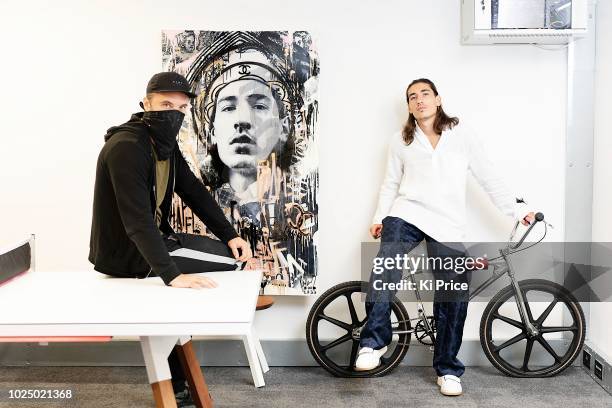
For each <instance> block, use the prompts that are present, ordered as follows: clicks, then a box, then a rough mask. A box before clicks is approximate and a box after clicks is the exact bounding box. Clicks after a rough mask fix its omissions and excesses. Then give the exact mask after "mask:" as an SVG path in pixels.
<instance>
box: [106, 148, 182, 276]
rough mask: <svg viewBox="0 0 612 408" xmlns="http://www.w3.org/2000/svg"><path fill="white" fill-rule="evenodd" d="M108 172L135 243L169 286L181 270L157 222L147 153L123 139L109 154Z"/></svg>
mask: <svg viewBox="0 0 612 408" xmlns="http://www.w3.org/2000/svg"><path fill="white" fill-rule="evenodd" d="M106 165H107V169H108V173H109V176H110V179H111V182H112V184H113V189H114V191H115V198H116V200H117V207H118V209H119V214H120V216H121V221H122V222H123V226H124V227H125V232H126V234H127V236H128V237H129V238H130V239H131V240H132V241H133V242H134V244H135V245H136V247H137V248H138V251H139V252H140V254H141V255H142V257H143V258H144V259H145V260H146V261H147V263H148V264H149V266H150V267H151V270H152V271H153V272H154V273H155V274H156V275H157V276H160V277H161V278H162V279H163V281H164V283H165V284H166V285H168V284H170V282H171V281H172V280H173V279H174V278H176V277H177V276H178V275H180V273H181V272H180V271H179V269H178V267H177V266H176V264H175V263H174V261H173V260H172V258H171V257H170V254H168V249H167V248H166V245H165V244H164V241H163V239H162V236H161V234H160V232H159V229H158V228H157V225H156V224H155V220H154V218H153V215H152V214H153V210H152V208H151V200H150V186H149V175H150V172H151V168H150V163H149V161H148V160H147V152H146V151H145V150H144V148H143V147H142V146H139V145H138V144H136V143H133V142H132V141H121V142H119V143H117V144H116V145H114V146H113V147H112V148H111V149H109V151H108V153H107V155H106Z"/></svg>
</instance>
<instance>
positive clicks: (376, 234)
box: [370, 224, 382, 239]
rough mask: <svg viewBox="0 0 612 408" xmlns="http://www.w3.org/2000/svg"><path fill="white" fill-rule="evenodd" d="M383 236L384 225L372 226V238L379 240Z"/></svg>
mask: <svg viewBox="0 0 612 408" xmlns="http://www.w3.org/2000/svg"><path fill="white" fill-rule="evenodd" d="M381 234H382V224H372V226H371V227H370V235H371V236H372V238H374V239H378V238H380V235H381Z"/></svg>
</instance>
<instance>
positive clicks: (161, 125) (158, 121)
mask: <svg viewBox="0 0 612 408" xmlns="http://www.w3.org/2000/svg"><path fill="white" fill-rule="evenodd" d="M184 118H185V114H184V113H183V112H180V111H177V110H165V111H147V112H145V113H144V114H143V115H142V121H143V122H144V123H145V124H146V125H147V126H148V127H149V129H150V130H151V138H152V139H153V141H154V142H155V145H154V146H153V148H154V149H155V153H157V158H158V159H159V160H166V159H168V157H170V155H171V154H172V151H173V150H174V145H175V144H176V136H177V135H178V132H179V130H180V129H181V124H182V123H183V119H184Z"/></svg>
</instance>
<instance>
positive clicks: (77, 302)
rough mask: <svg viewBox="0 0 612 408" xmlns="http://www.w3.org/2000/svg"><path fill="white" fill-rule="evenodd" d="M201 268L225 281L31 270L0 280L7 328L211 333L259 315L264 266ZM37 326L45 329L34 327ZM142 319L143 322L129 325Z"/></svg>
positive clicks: (3, 332)
mask: <svg viewBox="0 0 612 408" xmlns="http://www.w3.org/2000/svg"><path fill="white" fill-rule="evenodd" d="M199 275H201V276H206V277H210V278H212V279H214V280H215V281H216V282H217V284H218V287H216V288H213V289H183V288H173V287H169V286H166V285H164V283H163V282H162V280H161V279H160V278H158V277H154V278H147V279H129V278H125V279H124V278H112V277H108V276H106V275H103V274H101V273H99V272H96V271H93V270H83V271H73V272H45V271H36V272H27V273H25V274H24V275H22V276H19V277H17V278H15V279H14V280H12V281H10V282H8V283H6V284H5V285H3V286H0V336H16V335H45V333H46V334H47V335H57V334H60V333H62V334H65V335H78V334H82V335H97V334H100V335H124V334H128V335H129V334H138V333H141V332H142V333H141V334H142V335H145V334H147V335H153V334H154V333H157V332H159V333H160V334H164V333H168V332H169V331H172V330H174V331H175V332H176V334H187V333H189V332H185V331H184V330H185V329H186V328H187V327H194V328H195V329H194V332H193V333H189V334H205V333H202V329H203V328H204V326H206V325H210V324H211V323H212V324H216V325H217V326H219V324H228V323H229V324H242V323H248V324H250V323H251V322H252V320H253V316H254V312H255V306H256V304H257V295H258V293H259V289H260V282H261V271H231V272H207V273H203V274H199ZM34 326H36V327H40V329H41V330H42V331H41V330H38V329H36V330H33V329H32V330H31V329H28V328H32V327H34ZM136 326H139V327H140V328H141V329H133V330H128V329H126V328H127V327H132V328H133V327H136ZM45 327H46V328H52V327H55V328H56V329H53V330H51V332H44V330H45V329H44V328H45ZM143 327H146V328H147V329H146V330H142V328H143ZM20 328H22V329H20ZM101 328H104V330H101ZM138 330H140V332H139V331H138Z"/></svg>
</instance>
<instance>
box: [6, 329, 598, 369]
mask: <svg viewBox="0 0 612 408" xmlns="http://www.w3.org/2000/svg"><path fill="white" fill-rule="evenodd" d="M563 342H564V340H561V339H560V340H557V341H553V342H552V343H551V344H552V346H553V348H558V347H560V346H562V345H563V344H564V343H563ZM261 344H262V347H263V349H264V353H265V354H266V358H267V360H268V364H269V365H270V366H285V367H292V366H298V367H299V366H316V365H317V363H316V362H315V361H314V359H313V358H312V355H311V354H310V351H309V350H308V346H307V344H306V341H305V340H262V341H261ZM194 350H195V352H196V354H197V357H198V360H199V361H200V364H201V365H202V366H225V367H228V366H229V367H232V366H248V360H247V358H246V354H245V352H244V345H243V343H242V340H239V339H229V340H227V339H223V340H222V339H215V340H199V339H194ZM431 358H432V353H431V351H430V350H429V347H428V346H424V345H422V344H420V343H417V342H414V343H411V346H410V349H409V350H408V354H407V355H406V357H405V358H404V361H403V362H402V364H404V365H411V366H417V367H428V366H430V365H431ZM459 359H460V360H461V361H462V362H463V363H464V364H465V365H466V366H490V365H491V364H490V363H489V361H488V360H487V358H486V356H485V355H484V353H483V351H482V348H481V346H480V341H479V340H464V341H463V344H462V346H461V352H460V353H459ZM579 360H581V359H577V360H576V362H575V364H576V365H580V364H581V361H579ZM536 363H537V360H536V361H534V362H533V364H536ZM0 365H3V366H28V365H32V366H143V365H144V361H143V359H142V351H141V349H140V344H139V343H138V342H137V341H112V342H109V343H87V344H84V343H50V344H49V345H39V344H37V343H0ZM608 378H610V377H608Z"/></svg>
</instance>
